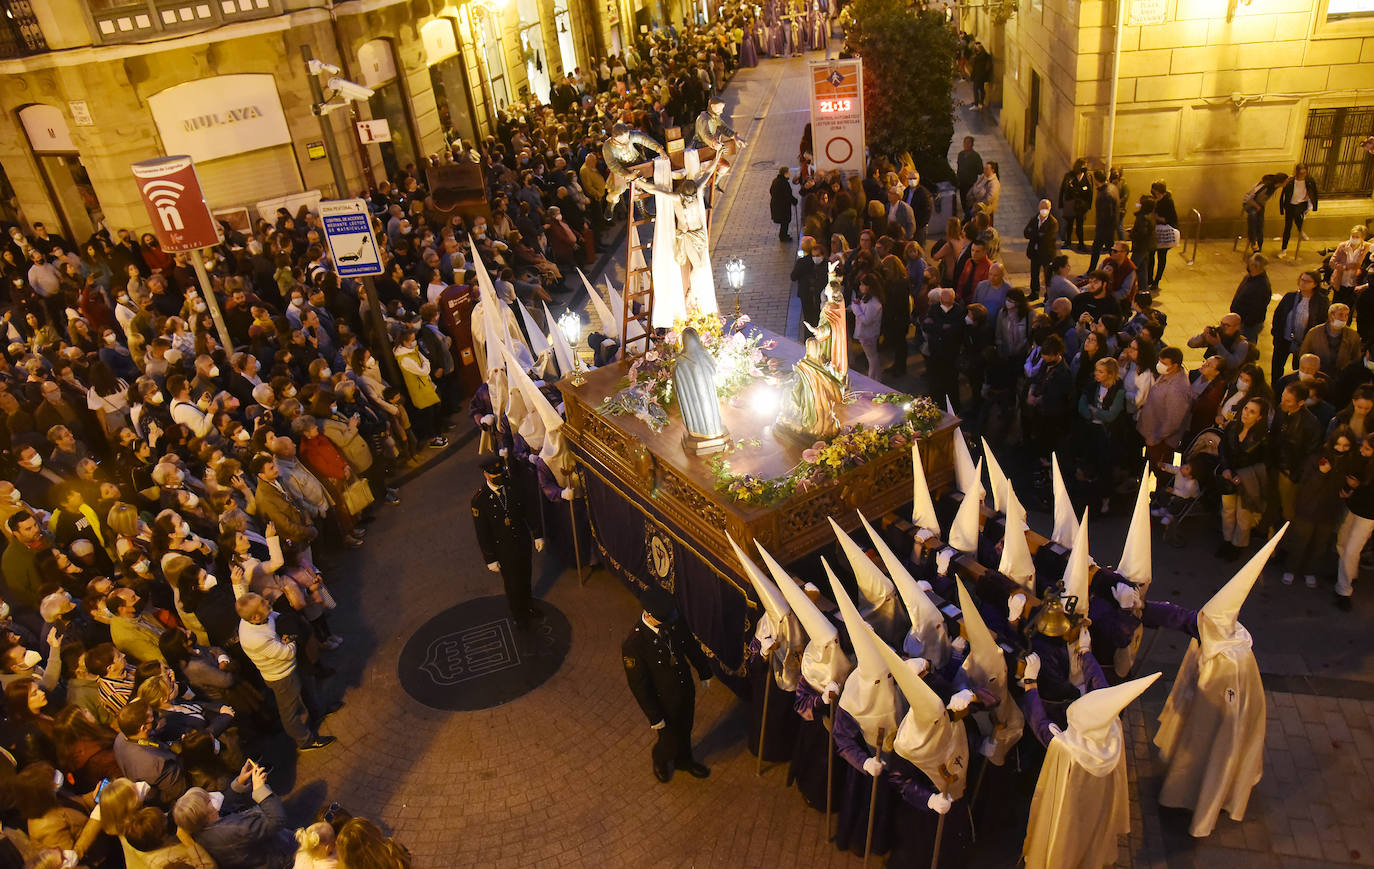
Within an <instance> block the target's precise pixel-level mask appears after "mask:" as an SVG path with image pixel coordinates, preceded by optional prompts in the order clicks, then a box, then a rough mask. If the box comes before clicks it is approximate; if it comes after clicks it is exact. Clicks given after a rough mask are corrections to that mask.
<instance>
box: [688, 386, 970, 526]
mask: <svg viewBox="0 0 1374 869" xmlns="http://www.w3.org/2000/svg"><path fill="white" fill-rule="evenodd" d="M869 401H872V402H873V403H874V404H901V405H903V406H904V408H905V410H906V416H905V418H904V419H903V421H902V422H899V423H896V424H894V425H889V426H865V425H862V424H859V425H853V426H846V427H845V428H844V430H843V431H841V432H840V433H839V434H838V435H836V436H835V438H834V439H833V440H831V441H830V443H826V442H825V441H816V442H815V443H814V444H812V445H811V446H809V447H807V448H806V449H804V450H802V454H801V462H799V463H798V464H797V465H796V466H795V467H794V468H792V470H790V471H788V472H787V473H786V474H783V475H782V476H781V477H771V478H769V477H758V476H754V475H753V474H735V473H733V472H732V471H731V470H730V460H729V459H728V458H727V456H728V455H729V454H730V453H731V452H735V451H737V450H739V449H740V448H742V447H745V446H749V445H750V444H751V443H752V444H753V445H755V446H757V441H752V442H750V441H740V442H738V443H736V444H732V445H731V447H730V449H728V450H727V451H726V453H725V454H724V455H719V456H716V457H715V458H713V459H712V460H711V464H710V467H711V475H712V477H713V478H714V479H715V488H716V491H717V492H721V493H723V494H726V495H729V496H731V497H732V498H734V499H735V501H737V502H739V503H741V504H750V505H754V506H760V507H763V506H769V505H771V504H776V503H778V502H779V501H783V500H786V499H787V498H789V497H791V496H792V495H793V494H795V493H797V492H805V491H806V490H807V489H810V488H812V487H814V486H818V485H821V484H822V483H825V482H827V481H829V480H833V479H835V478H836V477H838V476H839V475H840V474H841V473H842V472H844V471H847V470H850V469H852V468H857V467H859V466H860V465H864V464H866V463H868V462H870V461H873V460H874V459H876V458H878V457H879V456H882V455H885V454H886V453H888V452H889V451H891V450H895V449H901V448H904V447H906V446H908V445H910V444H911V442H912V441H913V440H916V439H918V438H922V437H928V436H929V435H930V433H931V432H933V431H934V430H935V427H936V426H937V425H939V423H940V420H941V419H942V418H943V413H942V412H941V411H940V409H939V408H938V407H936V406H935V403H934V402H932V401H931V400H930V399H929V398H926V397H925V396H921V397H919V398H914V397H912V396H910V395H905V394H903V393H895V392H879V393H876V394H874V395H872V396H869Z"/></svg>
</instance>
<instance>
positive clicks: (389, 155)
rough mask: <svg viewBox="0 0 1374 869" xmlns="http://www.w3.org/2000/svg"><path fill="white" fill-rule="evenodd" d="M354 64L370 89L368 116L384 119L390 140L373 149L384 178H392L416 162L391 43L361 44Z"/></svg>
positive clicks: (378, 40)
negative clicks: (377, 153) (379, 162)
mask: <svg viewBox="0 0 1374 869" xmlns="http://www.w3.org/2000/svg"><path fill="white" fill-rule="evenodd" d="M358 66H359V70H360V74H361V76H362V79H363V81H362V83H363V84H364V85H366V86H367V87H370V88H372V90H373V94H372V96H371V98H369V99H368V101H367V107H368V109H369V111H370V112H371V115H372V118H373V119H380V120H384V121H386V123H387V127H389V128H390V133H391V141H390V142H378V143H377V149H378V151H380V152H381V156H382V166H383V167H384V169H385V171H386V177H387V178H390V179H393V180H394V179H395V178H397V177H399V176H400V174H401V170H402V169H404V168H405V166H406V164H407V163H414V162H416V150H415V139H414V136H413V135H412V134H411V128H410V114H409V112H408V111H407V107H406V97H405V91H404V90H402V88H401V79H400V76H399V75H398V74H397V71H396V54H395V51H394V50H393V49H392V45H391V42H390V41H389V40H386V39H374V40H372V41H371V42H366V43H363V45H362V46H361V47H359V49H358Z"/></svg>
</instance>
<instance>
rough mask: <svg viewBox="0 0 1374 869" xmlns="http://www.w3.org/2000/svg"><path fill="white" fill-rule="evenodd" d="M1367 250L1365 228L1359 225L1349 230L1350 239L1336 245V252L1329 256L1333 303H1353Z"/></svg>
mask: <svg viewBox="0 0 1374 869" xmlns="http://www.w3.org/2000/svg"><path fill="white" fill-rule="evenodd" d="M1369 250H1370V242H1369V241H1367V240H1366V239H1365V228H1364V227H1363V226H1361V225H1359V224H1356V225H1355V226H1352V227H1351V228H1350V238H1348V239H1346V240H1345V241H1343V242H1341V243H1340V244H1338V245H1336V251H1335V253H1333V254H1332V255H1331V300H1332V301H1333V302H1344V303H1345V304H1350V303H1352V302H1354V301H1355V285H1356V284H1358V283H1359V280H1360V274H1361V273H1362V272H1363V270H1364V261H1365V257H1367V256H1368V255H1369Z"/></svg>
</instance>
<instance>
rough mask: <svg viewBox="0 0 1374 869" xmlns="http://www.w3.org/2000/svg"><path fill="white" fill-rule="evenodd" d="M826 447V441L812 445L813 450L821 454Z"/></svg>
mask: <svg viewBox="0 0 1374 869" xmlns="http://www.w3.org/2000/svg"><path fill="white" fill-rule="evenodd" d="M825 447H826V444H825V441H816V442H815V443H814V444H812V445H811V449H813V450H815V451H817V452H820V451H821V450H823V449H825Z"/></svg>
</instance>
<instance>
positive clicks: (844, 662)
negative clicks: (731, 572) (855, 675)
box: [754, 540, 854, 694]
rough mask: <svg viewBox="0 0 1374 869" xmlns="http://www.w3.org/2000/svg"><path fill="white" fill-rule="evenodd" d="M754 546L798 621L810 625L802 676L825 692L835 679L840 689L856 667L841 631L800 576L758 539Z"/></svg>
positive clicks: (803, 624) (807, 626) (819, 690)
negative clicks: (799, 582)
mask: <svg viewBox="0 0 1374 869" xmlns="http://www.w3.org/2000/svg"><path fill="white" fill-rule="evenodd" d="M754 546H755V547H756V548H757V549H758V551H759V557H760V558H762V559H763V563H764V565H765V566H767V568H768V572H769V573H770V574H772V576H773V582H774V584H775V585H777V587H778V590H779V591H781V592H782V596H783V598H785V599H786V600H787V605H788V606H790V607H792V612H793V614H794V615H796V617H797V621H799V622H801V625H802V627H803V628H805V629H806V637H807V642H806V651H805V652H803V653H802V663H801V674H802V678H803V679H805V680H806V682H807V684H808V685H810V686H811V687H812V688H813V689H815V690H816V692H817V693H820V694H824V693H825V689H826V687H827V686H828V685H831V684H832V683H833V684H834V685H835V686H836V689H837V690H838V688H839V686H842V685H843V684H844V682H845V679H846V678H847V677H848V676H849V672H850V671H851V670H852V669H854V665H853V663H852V662H850V660H849V656H848V655H846V654H845V653H844V650H843V649H841V648H840V632H839V631H837V630H836V629H835V626H834V625H833V624H831V622H830V619H828V618H826V617H825V614H824V613H822V612H821V611H820V609H818V608H817V607H816V605H815V604H814V603H812V602H811V598H809V597H807V594H806V592H804V591H802V589H801V587H800V586H798V585H797V583H796V580H794V579H792V577H791V576H789V575H788V573H787V571H786V570H784V569H783V566H782V565H781V564H778V562H777V561H776V560H775V559H774V558H773V556H771V555H769V554H768V550H767V549H764V548H763V547H762V546H761V545H759V542H758V541H757V540H755V541H754Z"/></svg>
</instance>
